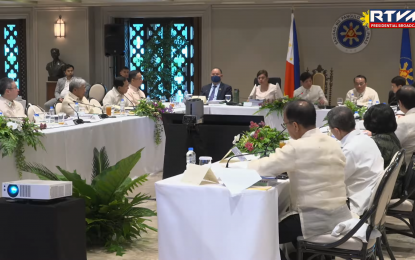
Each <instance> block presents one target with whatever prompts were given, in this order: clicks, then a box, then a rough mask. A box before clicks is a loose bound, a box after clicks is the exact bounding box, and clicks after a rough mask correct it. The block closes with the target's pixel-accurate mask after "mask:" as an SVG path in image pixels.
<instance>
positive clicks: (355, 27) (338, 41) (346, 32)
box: [331, 14, 371, 53]
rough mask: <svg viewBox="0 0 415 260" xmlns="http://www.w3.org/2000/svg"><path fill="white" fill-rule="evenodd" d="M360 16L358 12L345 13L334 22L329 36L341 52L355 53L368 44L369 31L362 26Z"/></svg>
mask: <svg viewBox="0 0 415 260" xmlns="http://www.w3.org/2000/svg"><path fill="white" fill-rule="evenodd" d="M361 17H362V16H361V15H359V14H345V15H342V16H341V17H340V18H339V19H337V21H336V22H335V23H334V26H333V28H332V30H331V38H332V40H333V43H334V45H336V47H337V48H338V49H339V50H341V51H342V52H345V53H356V52H359V51H361V50H363V49H364V48H365V47H366V46H367V45H368V44H369V41H370V36H371V31H370V28H368V27H366V26H363V23H362V21H361V19H360V18H361Z"/></svg>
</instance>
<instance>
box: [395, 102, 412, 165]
mask: <svg viewBox="0 0 415 260" xmlns="http://www.w3.org/2000/svg"><path fill="white" fill-rule="evenodd" d="M396 123H398V128H397V129H396V131H395V134H396V136H397V137H398V139H399V141H400V142H401V146H402V148H403V149H405V162H406V165H407V166H408V165H409V162H410V161H411V158H412V154H413V153H414V152H415V108H412V109H410V110H409V111H408V112H406V114H405V116H402V117H400V118H398V119H397V120H396Z"/></svg>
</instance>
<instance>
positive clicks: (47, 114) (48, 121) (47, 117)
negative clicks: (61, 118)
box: [45, 112, 52, 124]
mask: <svg viewBox="0 0 415 260" xmlns="http://www.w3.org/2000/svg"><path fill="white" fill-rule="evenodd" d="M50 118H51V115H50V113H49V112H46V113H45V121H46V124H49V123H52V122H51V121H50Z"/></svg>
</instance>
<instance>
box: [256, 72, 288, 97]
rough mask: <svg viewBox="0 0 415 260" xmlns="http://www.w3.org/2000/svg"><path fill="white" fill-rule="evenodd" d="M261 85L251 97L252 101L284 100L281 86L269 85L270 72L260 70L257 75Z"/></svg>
mask: <svg viewBox="0 0 415 260" xmlns="http://www.w3.org/2000/svg"><path fill="white" fill-rule="evenodd" d="M257 78H258V83H259V85H255V86H254V88H253V89H252V91H251V94H250V95H249V98H250V99H262V100H275V99H279V98H283V97H284V96H283V95H282V92H281V88H280V84H278V83H277V85H274V84H271V83H268V72H267V71H266V70H260V71H258V73H257Z"/></svg>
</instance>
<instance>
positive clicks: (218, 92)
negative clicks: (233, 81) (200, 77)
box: [201, 68, 232, 101]
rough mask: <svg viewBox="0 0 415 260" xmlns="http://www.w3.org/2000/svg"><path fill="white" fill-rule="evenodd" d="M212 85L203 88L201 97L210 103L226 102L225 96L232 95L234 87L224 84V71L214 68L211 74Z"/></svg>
mask: <svg viewBox="0 0 415 260" xmlns="http://www.w3.org/2000/svg"><path fill="white" fill-rule="evenodd" d="M210 76H211V80H212V83H211V84H208V85H206V86H203V87H202V92H201V95H203V96H205V97H206V99H207V100H208V101H212V100H225V95H232V87H231V86H229V85H227V84H225V83H223V82H222V76H223V75H222V70H221V69H220V68H214V69H213V70H212V72H211V73H210Z"/></svg>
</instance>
